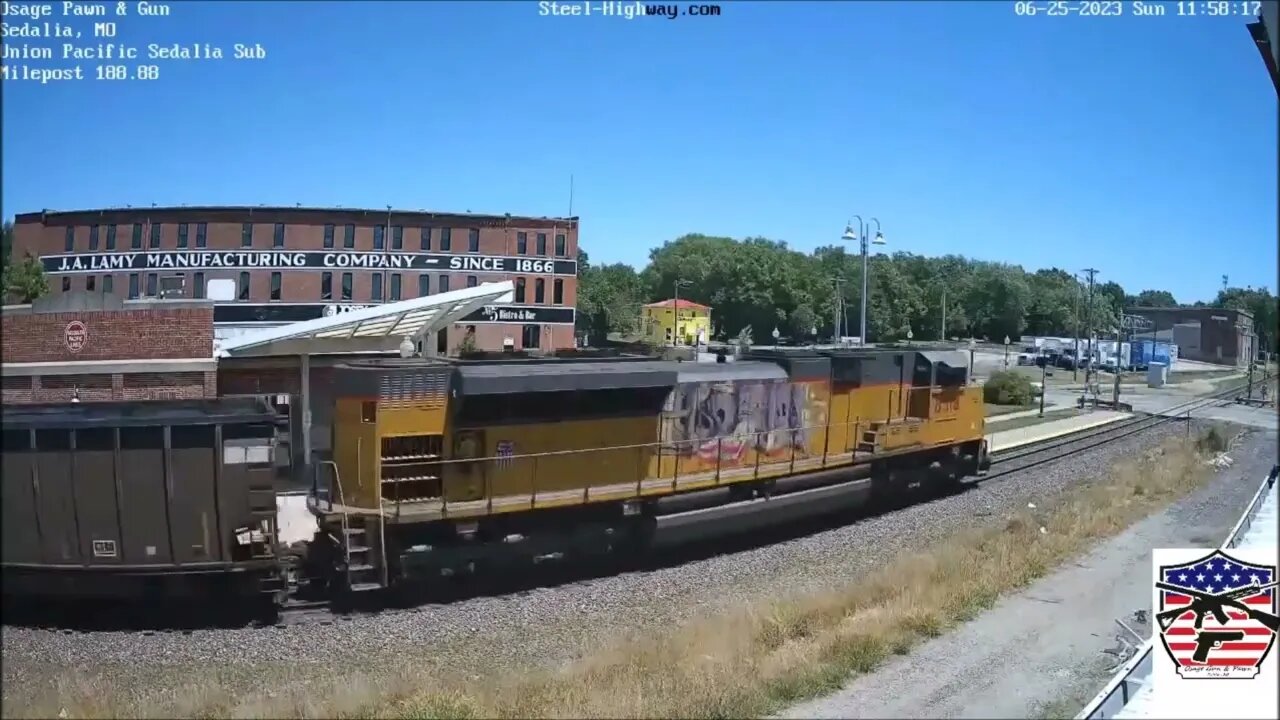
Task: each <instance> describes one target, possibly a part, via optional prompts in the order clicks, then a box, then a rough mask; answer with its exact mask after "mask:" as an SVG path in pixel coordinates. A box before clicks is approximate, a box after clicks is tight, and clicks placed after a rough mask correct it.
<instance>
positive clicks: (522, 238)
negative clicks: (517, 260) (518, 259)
mask: <svg viewBox="0 0 1280 720" xmlns="http://www.w3.org/2000/svg"><path fill="white" fill-rule="evenodd" d="M516 252H517V253H519V254H520V255H528V254H529V233H527V232H518V233H516Z"/></svg>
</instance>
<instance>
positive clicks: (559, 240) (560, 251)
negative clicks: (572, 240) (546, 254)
mask: <svg viewBox="0 0 1280 720" xmlns="http://www.w3.org/2000/svg"><path fill="white" fill-rule="evenodd" d="M565 250H566V248H565V241H564V235H562V234H561V233H556V257H564V255H565Z"/></svg>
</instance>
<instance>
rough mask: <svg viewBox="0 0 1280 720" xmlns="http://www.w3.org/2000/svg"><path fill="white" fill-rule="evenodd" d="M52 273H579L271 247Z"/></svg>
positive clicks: (109, 261)
mask: <svg viewBox="0 0 1280 720" xmlns="http://www.w3.org/2000/svg"><path fill="white" fill-rule="evenodd" d="M40 262H41V264H42V265H43V266H44V270H45V272H47V273H50V274H65V273H100V272H130V271H135V270H136V271H146V270H211V269H213V270H216V269H226V270H241V269H245V270H248V269H257V270H410V271H412V270H420V271H427V270H435V271H456V272H473V273H526V274H529V275H576V274H577V272H578V263H577V261H574V260H558V259H552V258H526V257H496V256H491V255H453V254H440V253H412V252H355V251H346V252H317V251H307V252H281V251H272V250H227V251H222V250H153V251H147V252H124V253H121V252H109V253H78V254H68V255H44V256H42V257H41V258H40Z"/></svg>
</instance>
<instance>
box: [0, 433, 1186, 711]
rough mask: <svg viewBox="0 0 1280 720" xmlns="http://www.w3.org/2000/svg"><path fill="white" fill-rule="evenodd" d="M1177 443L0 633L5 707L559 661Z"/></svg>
mask: <svg viewBox="0 0 1280 720" xmlns="http://www.w3.org/2000/svg"><path fill="white" fill-rule="evenodd" d="M1184 433H1185V429H1184V427H1183V426H1182V425H1180V424H1177V423H1170V424H1167V425H1164V426H1161V427H1157V428H1154V429H1152V430H1150V431H1147V432H1145V433H1141V434H1138V435H1136V436H1132V437H1129V438H1125V439H1123V440H1120V441H1118V442H1117V443H1115V444H1113V445H1108V446H1104V447H1101V448H1097V449H1094V450H1090V451H1088V452H1085V453H1081V454H1080V455H1078V456H1074V457H1069V458H1066V459H1063V460H1060V461H1056V462H1053V463H1048V464H1045V465H1041V466H1038V467H1035V468H1034V469H1031V470H1028V471H1026V472H1018V473H1013V474H1009V475H1004V476H1002V477H1000V478H998V479H993V480H992V481H991V482H989V483H984V484H983V485H981V486H979V487H978V488H976V489H973V490H971V491H969V492H965V493H962V494H959V495H956V496H951V497H947V498H942V499H939V500H935V501H932V502H929V503H925V504H921V505H916V506H912V507H909V508H906V509H903V510H899V511H895V512H892V513H889V514H886V515H882V516H879V517H874V518H869V519H864V520H860V521H858V522H856V523H853V524H851V525H847V526H843V527H838V528H835V529H828V530H824V531H821V532H817V533H815V534H811V535H807V536H804V537H800V538H795V539H791V540H787V541H784V542H779V543H776V544H771V545H766V546H762V547H758V548H754V549H749V550H744V551H739V552H734V553H731V554H725V555H719V556H713V557H709V558H706V559H700V560H695V561H691V562H687V563H685V564H681V565H677V566H672V567H663V568H658V569H652V570H645V571H640V572H630V573H626V574H622V575H615V576H610V577H605V578H600V579H594V580H589V581H583V582H578V583H574V584H569V585H563V586H559V587H547V588H540V589H535V590H531V591H526V592H521V593H518V594H510V595H505V596H498V597H483V598H476V599H470V600H465V601H459V602H455V603H451V604H447V605H429V606H425V607H421V608H416V609H413V610H407V611H389V612H384V613H381V614H378V615H364V616H359V615H357V616H352V617H350V618H347V619H335V620H334V622H333V623H332V624H319V623H312V624H306V625H298V626H287V627H283V628H265V629H255V628H243V629H219V630H199V631H194V632H190V633H185V634H184V633H156V634H151V635H143V634H140V633H123V632H98V633H91V634H85V633H65V632H60V631H50V630H41V629H27V628H15V627H5V628H3V631H2V635H0V640H2V641H3V645H4V659H5V662H4V667H3V686H4V687H3V689H4V698H5V700H6V701H8V700H10V699H11V698H16V697H18V696H26V695H29V694H31V693H33V692H35V691H36V690H37V687H38V686H44V687H46V688H47V686H48V685H47V684H48V683H49V682H50V679H49V675H50V672H51V671H54V670H56V671H57V672H59V673H62V674H67V673H70V674H74V673H76V672H80V671H88V670H97V671H101V672H108V673H110V674H111V675H112V676H113V677H114V678H119V679H120V680H123V679H125V678H130V679H136V680H138V681H140V682H144V683H149V682H162V680H161V679H160V675H162V674H163V675H169V674H171V673H173V674H176V675H177V676H181V673H182V672H183V668H195V667H199V668H203V669H205V670H206V671H207V670H208V669H209V668H210V667H217V668H220V669H221V670H220V671H222V672H236V671H238V670H243V671H244V672H245V674H246V675H247V676H252V675H256V671H255V668H264V667H274V668H275V669H276V670H279V669H280V668H282V667H284V668H288V672H289V674H290V675H291V676H300V675H310V673H311V671H314V672H315V673H318V675H317V677H323V676H324V675H325V674H328V675H332V672H333V668H334V667H337V666H338V664H339V663H343V662H346V661H348V660H350V661H356V662H360V663H369V662H371V661H375V660H376V659H378V658H393V659H394V660H393V662H395V663H396V664H397V665H401V666H403V665H405V664H410V663H412V664H414V665H421V664H430V665H436V666H439V667H442V668H443V667H447V668H450V669H454V670H461V671H465V669H466V668H480V667H489V668H492V667H493V666H495V665H515V664H517V663H534V664H546V663H554V662H559V661H563V660H565V659H568V658H571V657H573V656H575V655H576V654H577V653H579V652H580V651H581V650H582V649H583V648H584V647H591V646H594V645H597V644H598V643H599V640H598V638H599V636H600V635H601V634H602V633H609V632H611V631H625V630H643V629H644V628H649V627H657V626H665V625H670V624H671V623H673V622H676V621H678V620H680V619H682V618H685V617H688V616H689V615H691V614H693V613H698V612H705V611H708V610H710V611H714V610H715V609H716V608H718V607H723V606H725V605H726V604H729V603H732V602H734V601H738V600H751V599H756V598H760V597H769V596H774V595H777V594H778V593H779V592H780V591H806V590H815V589H820V588H823V587H829V586H833V585H840V584H844V583H846V582H847V581H849V580H850V579H851V578H854V577H856V576H858V575H860V574H861V573H863V572H865V571H867V570H868V569H869V568H872V567H874V566H876V565H878V564H880V563H882V562H883V561H885V560H886V559H888V558H890V557H892V556H893V555H894V554H896V553H898V552H900V551H903V550H906V549H910V548H916V547H920V546H922V545H924V544H927V543H929V542H930V541H932V540H936V539H939V538H941V537H943V536H945V535H947V534H949V533H951V532H953V531H954V530H956V529H957V528H958V527H960V526H963V525H968V524H973V523H977V522H983V521H985V520H986V519H987V517H988V516H990V515H993V514H998V513H1000V512H1002V511H1004V510H1007V509H1010V508H1013V507H1018V506H1023V505H1025V504H1026V503H1027V502H1036V501H1043V500H1044V499H1046V498H1047V497H1048V496H1050V495H1051V494H1053V493H1054V492H1056V491H1058V490H1061V489H1063V488H1065V487H1068V486H1070V485H1072V484H1073V483H1075V482H1077V481H1079V480H1082V479H1088V478H1091V477H1094V476H1096V475H1097V474H1098V473H1100V472H1102V471H1104V470H1105V469H1106V468H1108V467H1109V466H1110V465H1111V464H1112V463H1113V462H1114V461H1116V460H1117V459H1120V458H1124V457H1131V456H1133V455H1134V454H1135V453H1136V452H1137V451H1138V450H1140V449H1141V448H1145V447H1150V446H1152V445H1154V444H1156V443H1158V442H1159V441H1161V440H1162V439H1164V438H1166V437H1171V436H1181V435H1183V434H1184ZM308 667H310V668H311V670H306V669H307V668H308ZM304 671H305V672H304ZM33 683H34V684H33ZM46 692H47V689H46ZM6 714H7V713H6Z"/></svg>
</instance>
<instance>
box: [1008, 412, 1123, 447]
mask: <svg viewBox="0 0 1280 720" xmlns="http://www.w3.org/2000/svg"><path fill="white" fill-rule="evenodd" d="M1128 417H1132V415H1131V414H1130V413H1126V412H1118V411H1115V410H1095V411H1093V412H1088V413H1084V414H1082V415H1079V416H1078V417H1073V418H1065V419H1063V420H1050V421H1049V422H1044V423H1040V424H1038V425H1029V426H1027V427H1020V428H1014V429H1012V430H997V431H996V432H989V433H987V449H988V451H989V452H993V453H996V452H1004V451H1006V450H1012V449H1014V448H1017V447H1022V446H1023V445H1030V444H1032V443H1038V442H1043V441H1045V440H1050V439H1052V438H1055V437H1058V436H1061V435H1069V434H1071V433H1077V432H1080V431H1082V430H1090V429H1092V428H1096V427H1102V426H1103V425H1110V424H1112V423H1116V422H1120V421H1121V420H1124V419H1125V418H1128ZM995 427H997V428H998V427H999V425H998V424H997V425H996V426H995Z"/></svg>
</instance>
